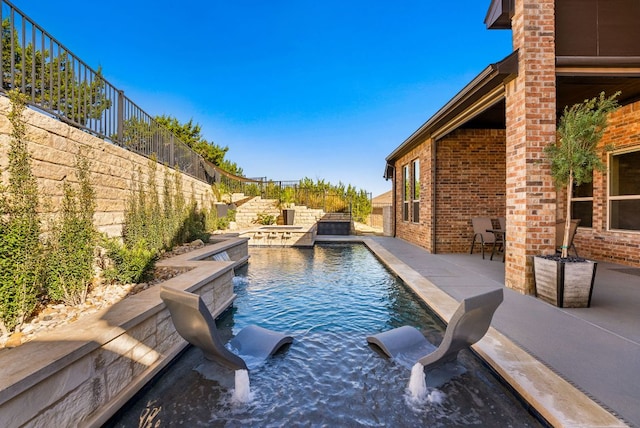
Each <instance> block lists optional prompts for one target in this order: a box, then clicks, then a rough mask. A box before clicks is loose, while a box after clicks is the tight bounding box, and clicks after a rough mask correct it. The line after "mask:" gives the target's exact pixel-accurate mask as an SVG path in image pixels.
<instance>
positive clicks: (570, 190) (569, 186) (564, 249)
mask: <svg viewBox="0 0 640 428" xmlns="http://www.w3.org/2000/svg"><path fill="white" fill-rule="evenodd" d="M572 195H573V170H571V171H569V184H567V215H566V218H565V221H564V236H563V237H562V254H561V257H562V258H563V259H566V258H567V257H568V256H569V229H570V228H571V196H572Z"/></svg>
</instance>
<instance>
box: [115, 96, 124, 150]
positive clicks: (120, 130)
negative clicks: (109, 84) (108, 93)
mask: <svg viewBox="0 0 640 428" xmlns="http://www.w3.org/2000/svg"><path fill="white" fill-rule="evenodd" d="M116 128H117V134H118V144H119V145H120V146H124V91H122V90H118V118H117V124H116Z"/></svg>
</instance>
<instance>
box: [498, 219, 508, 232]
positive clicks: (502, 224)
mask: <svg viewBox="0 0 640 428" xmlns="http://www.w3.org/2000/svg"><path fill="white" fill-rule="evenodd" d="M498 224H499V225H500V229H502V230H507V219H506V218H504V217H498Z"/></svg>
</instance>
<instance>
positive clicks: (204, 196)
mask: <svg viewBox="0 0 640 428" xmlns="http://www.w3.org/2000/svg"><path fill="white" fill-rule="evenodd" d="M10 110H11V103H10V101H9V99H8V98H7V97H5V96H0V170H1V171H4V170H6V167H7V165H8V157H7V152H8V150H9V142H10V140H11V137H10V134H11V130H12V127H11V123H10V122H9V119H8V117H7V116H8V114H9V111H10ZM24 120H25V122H26V125H27V126H26V128H27V129H26V131H27V136H26V137H27V140H28V143H29V144H28V149H29V153H30V154H31V158H32V164H31V166H32V170H33V174H34V175H35V177H36V178H37V179H38V188H39V189H40V192H41V204H40V209H41V210H42V214H43V215H44V216H45V217H46V216H47V214H51V213H55V212H57V211H58V210H59V209H60V206H61V201H62V196H63V190H62V183H63V180H65V178H66V179H69V180H71V181H72V182H73V181H75V162H76V155H77V154H78V153H80V152H82V153H83V155H84V156H85V157H86V158H87V159H88V160H89V161H90V162H91V183H92V184H93V186H94V190H95V194H96V213H95V216H94V224H95V225H96V227H97V228H98V230H99V231H101V232H105V233H107V234H108V235H109V236H119V235H120V234H121V231H122V222H123V218H124V210H125V207H126V203H127V200H128V198H129V195H130V193H131V189H132V186H133V184H134V182H136V181H137V182H138V183H142V184H143V185H146V183H147V177H148V174H149V171H150V169H149V162H150V161H149V159H147V158H145V157H144V156H140V155H138V154H136V153H133V152H130V151H128V150H125V149H123V148H121V147H119V146H116V145H114V144H111V143H109V142H106V141H104V140H102V139H100V138H98V137H94V136H93V135H90V134H88V133H86V132H84V131H82V130H79V129H77V128H74V127H71V126H69V125H67V124H65V123H63V122H60V121H58V120H56V119H53V118H51V117H49V116H47V115H45V114H42V113H39V112H37V111H34V110H31V109H26V110H25V113H24ZM138 171H140V172H141V175H140V176H138ZM171 171H172V172H175V171H173V170H171ZM164 174H165V168H164V167H163V166H162V165H158V168H157V173H156V183H157V186H158V193H159V194H160V195H162V191H163V188H164V187H163V186H164V184H163V181H164ZM179 174H180V176H181V178H182V188H183V191H184V196H185V200H187V201H189V200H191V197H192V195H193V196H194V197H195V200H196V202H197V203H199V204H202V203H204V205H205V206H206V207H208V206H209V203H210V202H211V201H213V200H215V196H214V195H213V192H212V190H211V186H210V185H209V184H207V183H204V182H202V181H200V180H197V179H195V178H193V177H190V176H188V175H185V174H182V173H179ZM7 178H8V177H7V175H6V172H5V175H4V176H3V177H2V179H3V182H5V183H6V182H7ZM46 201H48V202H49V208H47V204H44V202H46ZM47 209H48V211H45V210H47ZM45 223H46V222H43V224H45Z"/></svg>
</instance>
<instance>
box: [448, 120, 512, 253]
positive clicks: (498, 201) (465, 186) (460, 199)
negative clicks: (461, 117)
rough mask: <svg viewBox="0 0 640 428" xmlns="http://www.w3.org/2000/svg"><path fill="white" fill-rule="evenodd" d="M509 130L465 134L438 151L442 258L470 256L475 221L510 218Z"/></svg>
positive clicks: (451, 137) (458, 133) (454, 136)
mask: <svg viewBox="0 0 640 428" xmlns="http://www.w3.org/2000/svg"><path fill="white" fill-rule="evenodd" d="M504 135H505V133H504V130H495V129H494V130H484V129H475V130H473V129H462V130H457V131H455V132H453V133H452V134H451V135H449V136H447V137H446V138H444V139H442V140H440V141H438V143H437V148H436V151H437V152H436V165H437V166H436V177H437V179H436V252H438V253H464V252H467V251H469V247H470V245H471V240H472V238H473V228H472V226H471V218H472V217H490V218H497V217H504V216H505V141H504Z"/></svg>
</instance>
